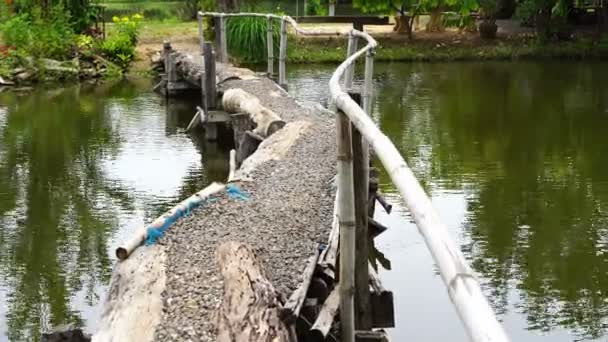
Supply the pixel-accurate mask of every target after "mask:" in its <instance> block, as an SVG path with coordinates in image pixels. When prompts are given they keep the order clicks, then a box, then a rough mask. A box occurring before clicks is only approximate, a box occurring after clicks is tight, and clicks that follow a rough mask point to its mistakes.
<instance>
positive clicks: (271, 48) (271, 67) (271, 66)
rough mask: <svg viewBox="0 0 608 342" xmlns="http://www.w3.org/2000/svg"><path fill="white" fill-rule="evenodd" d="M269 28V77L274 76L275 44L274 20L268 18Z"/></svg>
mask: <svg viewBox="0 0 608 342" xmlns="http://www.w3.org/2000/svg"><path fill="white" fill-rule="evenodd" d="M267 22H268V27H267V28H266V43H267V44H266V45H267V46H268V77H272V74H274V42H273V41H272V38H273V37H272V36H273V33H274V32H273V29H272V18H271V17H270V16H268V17H267Z"/></svg>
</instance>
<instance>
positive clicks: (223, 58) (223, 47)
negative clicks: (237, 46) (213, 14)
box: [219, 16, 229, 63]
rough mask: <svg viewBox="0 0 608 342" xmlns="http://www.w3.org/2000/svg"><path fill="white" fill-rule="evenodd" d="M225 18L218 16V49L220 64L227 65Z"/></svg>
mask: <svg viewBox="0 0 608 342" xmlns="http://www.w3.org/2000/svg"><path fill="white" fill-rule="evenodd" d="M226 21H227V20H226V17H224V16H220V32H221V35H220V47H219V49H220V50H221V51H222V54H221V59H220V62H222V63H228V60H229V56H228V44H227V39H228V38H227V36H226Z"/></svg>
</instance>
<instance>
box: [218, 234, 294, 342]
mask: <svg viewBox="0 0 608 342" xmlns="http://www.w3.org/2000/svg"><path fill="white" fill-rule="evenodd" d="M216 257H217V262H218V265H219V268H220V273H221V275H222V278H223V283H224V293H223V297H222V303H221V304H220V307H219V310H218V323H217V339H216V341H218V342H233V341H250V342H254V341H256V342H257V341H273V342H281V341H285V342H288V341H290V331H289V328H288V327H287V326H286V325H285V324H284V323H283V322H282V321H281V320H280V319H279V310H280V308H281V303H280V301H279V295H278V293H277V291H276V290H275V289H274V287H273V286H272V284H271V283H270V281H268V279H267V277H266V276H265V274H264V273H263V271H262V269H261V267H260V264H259V262H258V261H257V260H256V258H255V255H254V253H253V252H252V251H251V249H250V248H249V247H247V246H246V245H244V244H242V243H238V242H226V243H223V244H222V245H220V246H219V247H218V249H217V254H216Z"/></svg>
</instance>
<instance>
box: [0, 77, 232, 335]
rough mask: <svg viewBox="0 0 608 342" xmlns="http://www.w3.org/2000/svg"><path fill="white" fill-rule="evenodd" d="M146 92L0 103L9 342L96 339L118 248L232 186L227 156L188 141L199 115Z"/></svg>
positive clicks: (0, 230) (51, 93)
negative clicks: (71, 329)
mask: <svg viewBox="0 0 608 342" xmlns="http://www.w3.org/2000/svg"><path fill="white" fill-rule="evenodd" d="M149 87H150V85H149V84H148V83H147V82H144V83H142V84H136V83H120V84H114V85H105V86H102V87H97V88H86V87H83V88H80V87H68V88H61V89H48V90H41V91H37V92H34V93H27V94H22V95H16V94H14V93H9V92H5V93H0V286H1V287H0V302H1V303H0V304H1V305H0V306H2V307H3V309H2V311H0V313H2V314H3V317H0V328H1V329H0V330H2V331H3V332H4V335H5V337H4V338H8V339H9V340H12V341H13V340H14V341H21V340H38V339H39V337H40V331H41V330H46V329H49V328H50V327H51V326H54V325H57V324H65V323H76V324H77V325H81V326H86V327H87V328H89V330H91V329H93V328H94V325H95V322H94V320H95V317H96V316H97V313H98V308H99V302H100V299H101V298H102V297H103V295H104V291H103V290H104V285H106V284H107V283H108V281H109V277H110V274H111V265H112V262H113V259H114V258H113V257H112V256H111V250H112V249H113V248H114V247H115V244H116V243H117V241H118V240H120V239H121V238H122V237H124V236H128V234H129V232H132V231H133V230H134V229H135V228H137V226H138V225H140V224H143V223H144V222H149V221H150V219H151V218H153V217H155V216H156V215H158V214H160V213H161V212H163V211H164V210H167V209H168V208H169V206H170V204H172V203H175V202H176V201H178V200H179V199H182V198H184V197H187V196H189V195H190V194H191V193H192V192H194V191H195V190H197V189H200V188H201V187H202V186H204V185H205V184H207V183H208V182H209V181H211V180H215V179H221V178H222V177H223V176H224V175H225V173H226V168H227V167H226V165H225V163H224V162H222V161H221V160H223V159H224V153H225V151H223V150H222V149H219V148H218V147H217V146H214V145H206V144H204V143H203V142H202V141H196V140H195V141H193V140H192V139H191V138H189V137H188V136H186V135H185V134H184V133H183V127H184V126H185V125H186V124H187V120H189V118H190V117H191V115H192V108H193V107H192V106H184V105H182V106H177V107H175V106H174V107H166V106H165V104H164V103H163V100H162V99H160V98H158V97H156V96H155V95H154V94H151V93H149V92H148V89H149ZM167 108H169V109H167ZM204 150H206V151H204ZM147 151H153V152H155V153H152V154H150V153H147ZM203 152H206V156H205V162H204V161H203V159H202V157H201V155H202V154H203ZM163 156H168V157H170V159H169V162H170V164H169V165H166V166H164V168H163ZM152 159H153V161H151V162H150V164H149V165H148V164H147V163H143V161H148V160H152ZM213 159H217V160H220V161H219V162H214V161H213ZM207 161H208V163H206V162H207ZM138 163H139V166H140V167H139V168H138ZM165 163H166V162H165ZM203 165H204V166H203ZM148 166H150V167H148Z"/></svg>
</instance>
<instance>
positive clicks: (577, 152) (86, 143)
mask: <svg viewBox="0 0 608 342" xmlns="http://www.w3.org/2000/svg"><path fill="white" fill-rule="evenodd" d="M334 68H335V66H332V65H308V66H300V67H295V66H290V67H289V69H288V70H289V83H290V91H291V92H292V94H294V96H296V97H297V98H299V99H301V100H310V101H319V102H326V97H327V81H328V79H329V75H330V74H331V72H332V71H333V70H334ZM359 74H360V72H359ZM356 83H357V84H359V83H360V80H359V82H356ZM150 89H151V85H150V84H149V83H148V82H145V81H141V82H130V83H119V84H112V85H109V84H108V85H104V86H101V87H95V88H91V87H67V88H60V89H46V90H39V91H36V92H34V93H27V94H23V95H16V94H14V93H7V92H5V93H0V332H2V334H0V341H2V340H13V341H21V340H37V339H38V337H39V334H40V331H41V330H46V329H48V328H50V327H51V326H53V325H55V324H59V323H67V322H74V323H77V324H80V325H83V326H84V327H85V328H86V329H87V330H88V331H93V330H94V329H95V324H96V321H95V320H96V318H97V317H98V315H99V309H100V306H99V303H100V301H101V299H102V298H103V296H104V295H105V290H106V285H107V283H108V281H109V277H110V274H111V267H112V263H113V260H114V256H113V251H114V248H115V247H116V244H117V243H118V242H119V241H122V240H124V239H125V238H126V237H129V236H130V235H131V234H132V233H133V231H134V230H135V229H137V228H138V227H140V226H141V225H142V224H144V223H145V222H150V221H151V220H152V219H153V218H155V217H156V216H158V215H159V214H161V213H162V212H164V211H165V210H167V209H168V208H169V207H171V205H172V204H174V203H176V202H178V201H179V200H180V199H183V198H185V197H187V196H189V195H190V194H192V193H193V192H195V191H197V190H199V189H201V188H203V187H204V186H205V185H206V184H208V183H209V182H211V181H214V180H223V179H224V178H225V175H226V174H227V168H228V167H227V157H226V156H227V154H228V151H227V149H228V148H229V147H224V148H222V147H220V146H218V145H216V144H212V143H207V142H204V141H200V140H199V139H197V138H196V136H190V135H187V134H185V133H184V127H185V126H186V125H187V123H188V120H189V119H190V118H191V116H192V108H193V106H194V105H195V103H188V102H184V101H174V102H172V103H167V102H166V101H165V100H164V99H162V98H160V97H158V96H156V95H155V94H153V93H151V92H150ZM375 89H376V92H377V96H376V98H375V102H374V111H373V118H374V120H375V121H376V122H377V123H378V124H379V125H380V126H381V128H382V130H383V131H384V132H386V133H387V135H389V137H390V138H391V139H392V140H393V142H394V143H395V144H396V145H397V147H398V148H399V150H400V151H401V153H402V154H403V155H404V157H405V158H406V160H407V161H408V163H409V164H410V166H411V167H412V168H413V170H414V172H415V174H416V175H417V177H418V178H419V179H420V180H421V182H422V184H423V186H424V187H425V189H426V190H427V191H428V193H429V194H430V195H431V197H432V199H433V203H434V205H435V206H436V208H437V209H438V211H439V212H440V215H441V216H442V218H443V219H444V221H445V223H446V224H447V226H448V228H449V230H450V233H451V234H452V236H453V237H454V239H456V241H458V243H459V244H460V246H461V248H462V250H463V252H464V254H465V256H466V257H467V258H468V260H469V261H470V262H471V264H472V265H473V268H474V269H475V270H476V271H477V272H478V274H479V277H480V280H481V282H482V283H483V288H484V291H485V293H486V294H487V295H488V296H489V297H490V298H491V302H492V305H493V306H494V308H495V309H496V311H497V312H498V313H499V314H500V319H501V320H503V321H504V325H505V327H506V329H507V331H508V334H509V335H510V336H511V338H512V340H513V341H526V342H536V341H573V340H587V341H595V340H597V341H604V340H605V339H606V337H603V336H605V335H606V329H607V327H608V273H607V272H608V214H607V211H608V172H606V170H608V157H607V156H608V139H606V138H605V136H606V134H605V133H604V131H605V130H606V127H608V64H607V63H542V64H537V63H450V64H406V63H400V64H379V65H377V66H376V72H375ZM381 183H382V185H381V186H382V190H383V192H384V193H385V194H386V197H387V198H388V200H389V201H391V202H392V203H393V205H394V208H395V209H394V211H393V213H392V214H391V215H386V214H385V213H384V212H383V211H382V209H380V208H378V209H377V211H376V214H377V218H378V219H379V220H380V221H382V222H384V223H385V224H386V225H388V226H389V230H388V231H387V232H385V233H384V234H383V235H381V236H380V237H378V238H377V239H376V247H377V248H378V249H379V250H380V251H381V252H382V253H384V255H385V256H386V257H387V258H388V259H389V260H390V262H391V268H392V270H391V271H382V272H381V274H382V277H383V278H384V280H385V285H386V287H387V288H389V289H392V290H393V291H394V294H395V306H396V314H397V317H396V319H397V328H395V329H391V335H392V337H393V338H394V340H395V341H406V340H412V341H457V342H459V341H467V338H466V335H465V333H464V331H463V329H462V327H461V326H460V323H459V321H458V318H457V315H456V313H455V311H454V309H453V308H452V306H451V304H450V301H449V298H448V296H447V293H446V290H445V288H444V286H443V284H442V283H441V280H440V278H439V277H438V276H437V273H436V267H435V266H434V264H433V261H432V259H431V257H430V254H429V252H428V251H427V249H426V247H425V245H424V242H423V241H422V239H421V238H420V236H419V234H418V232H417V230H416V227H415V226H414V225H413V223H412V220H411V218H410V217H409V214H408V211H407V209H406V208H404V207H403V205H402V204H401V202H400V200H399V197H398V195H397V194H396V192H395V189H394V188H393V187H392V186H391V183H390V180H389V179H388V178H387V176H386V174H385V173H384V172H381Z"/></svg>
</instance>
